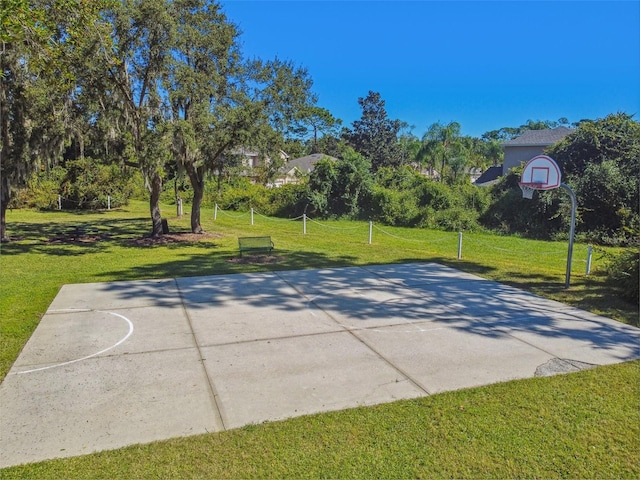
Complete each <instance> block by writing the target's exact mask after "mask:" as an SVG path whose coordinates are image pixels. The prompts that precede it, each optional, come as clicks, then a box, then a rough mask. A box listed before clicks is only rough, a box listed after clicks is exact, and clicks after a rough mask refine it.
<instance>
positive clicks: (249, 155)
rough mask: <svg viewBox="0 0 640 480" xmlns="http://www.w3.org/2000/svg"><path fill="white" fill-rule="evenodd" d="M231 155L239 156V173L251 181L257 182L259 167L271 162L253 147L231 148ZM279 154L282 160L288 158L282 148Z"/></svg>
mask: <svg viewBox="0 0 640 480" xmlns="http://www.w3.org/2000/svg"><path fill="white" fill-rule="evenodd" d="M231 155H233V156H235V157H240V162H241V164H242V173H241V175H242V176H244V177H247V178H249V179H250V180H251V182H252V183H257V182H258V177H259V168H260V167H264V166H265V165H269V164H270V163H271V158H270V157H268V156H266V155H264V154H262V153H260V152H259V151H258V150H257V149H255V148H246V147H240V148H236V149H234V150H232V152H231ZM279 155H280V159H281V160H284V161H285V162H286V161H287V160H288V159H289V155H287V154H286V153H285V152H283V151H282V150H280V152H279Z"/></svg>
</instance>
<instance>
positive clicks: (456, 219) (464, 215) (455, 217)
mask: <svg viewBox="0 0 640 480" xmlns="http://www.w3.org/2000/svg"><path fill="white" fill-rule="evenodd" d="M432 218H433V219H432V224H433V227H435V228H439V229H441V230H447V231H450V232H462V231H465V232H472V231H476V230H478V229H479V228H480V226H479V224H478V214H477V212H475V211H474V210H470V209H467V208H462V207H454V208H449V209H447V210H437V211H435V212H434V213H433V217H432Z"/></svg>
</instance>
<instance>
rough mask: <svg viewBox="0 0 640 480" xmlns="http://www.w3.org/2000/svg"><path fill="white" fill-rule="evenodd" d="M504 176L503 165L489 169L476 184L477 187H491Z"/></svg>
mask: <svg viewBox="0 0 640 480" xmlns="http://www.w3.org/2000/svg"><path fill="white" fill-rule="evenodd" d="M501 176H502V165H494V166H493V167H489V168H487V169H486V170H485V171H484V173H483V174H482V175H480V176H479V177H478V178H477V179H476V181H475V182H474V183H475V184H476V185H478V186H480V185H489V184H490V183H491V182H494V181H495V180H497V179H498V178H499V177H501Z"/></svg>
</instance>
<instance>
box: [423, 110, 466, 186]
mask: <svg viewBox="0 0 640 480" xmlns="http://www.w3.org/2000/svg"><path fill="white" fill-rule="evenodd" d="M460 140H461V137H460V124H459V123H458V122H450V123H449V124H447V125H442V124H441V123H439V122H436V123H434V124H432V125H431V126H430V127H429V129H428V130H427V132H426V133H425V134H424V136H423V137H422V147H421V148H420V151H419V152H418V159H419V160H420V162H421V163H423V162H424V163H425V164H426V165H428V166H429V168H430V170H432V169H433V168H435V166H436V163H437V162H438V161H439V162H440V181H443V180H444V176H445V169H446V167H447V165H448V164H449V162H450V161H451V159H452V158H453V157H454V156H455V155H456V153H457V152H458V151H459V150H460V148H461V147H462V145H461V141H460Z"/></svg>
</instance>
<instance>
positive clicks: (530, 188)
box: [518, 183, 541, 200]
mask: <svg viewBox="0 0 640 480" xmlns="http://www.w3.org/2000/svg"><path fill="white" fill-rule="evenodd" d="M518 185H520V190H522V198H528V199H529V200H531V199H532V198H533V192H535V191H536V190H539V189H540V187H541V184H539V183H519V184H518Z"/></svg>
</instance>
